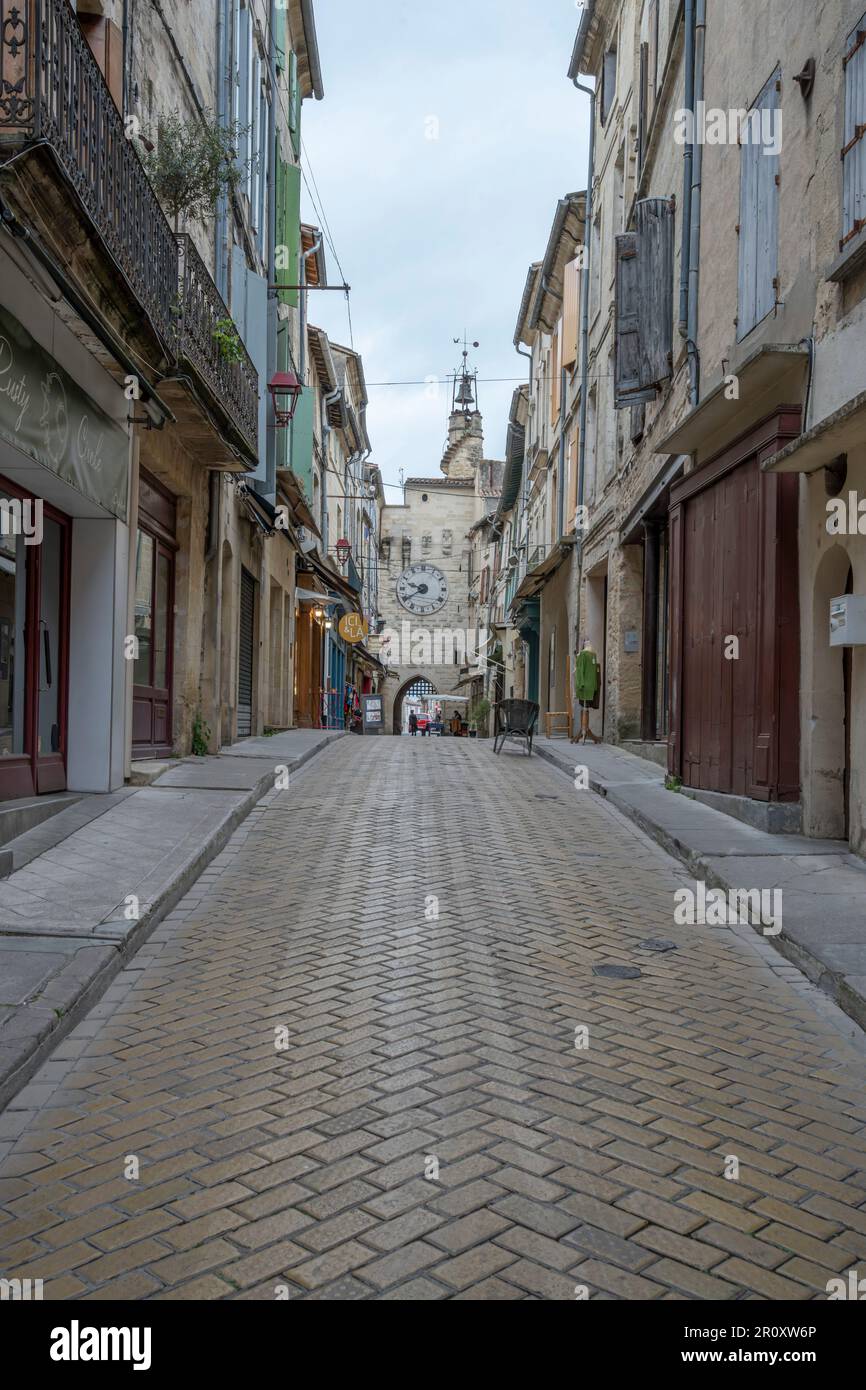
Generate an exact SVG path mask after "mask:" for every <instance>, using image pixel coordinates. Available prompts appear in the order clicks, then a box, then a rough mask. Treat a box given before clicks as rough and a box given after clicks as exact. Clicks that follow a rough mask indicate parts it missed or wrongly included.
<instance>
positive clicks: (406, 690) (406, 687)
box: [391, 675, 437, 734]
mask: <svg viewBox="0 0 866 1390" xmlns="http://www.w3.org/2000/svg"><path fill="white" fill-rule="evenodd" d="M410 692H411V693H413V694H418V695H435V694H437V691H436V687H435V685H433V683H432V681H429V680H428V679H427V677H426V676H421V675H414V676H410V677H409V679H408V680H407V681H404V682H403V684H402V685H401V686H400V689H399V690H398V691H397V694H396V695H395V696H394V722H393V726H392V730H391V732H392V733H395V734H401V733H402V732H403V701H404V699H405V698H406V696H407V695H408V694H410Z"/></svg>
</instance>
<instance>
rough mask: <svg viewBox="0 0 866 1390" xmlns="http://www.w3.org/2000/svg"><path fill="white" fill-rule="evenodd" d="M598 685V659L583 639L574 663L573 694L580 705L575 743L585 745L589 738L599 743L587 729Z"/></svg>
mask: <svg viewBox="0 0 866 1390" xmlns="http://www.w3.org/2000/svg"><path fill="white" fill-rule="evenodd" d="M600 684H601V669H600V667H599V664H598V657H597V656H596V654H595V650H594V648H593V647H592V645H591V643H590V641H589V639H588V638H586V637H585V638H584V639H583V643H582V645H581V649H580V654H579V656H578V658H577V660H576V662H575V663H574V693H575V695H576V697H577V700H578V703H579V704H580V732H579V733H578V735H577V737H576V738H575V740H574V741H575V743H586V740H587V739H588V738H591V739H592V741H593V743H600V742H601V740H600V739H599V738H598V737H597V736H596V735H595V734H594V733H593V732H592V729H591V728H590V727H589V711H590V709H593V708H595V707H596V700H597V697H598V691H599V686H600Z"/></svg>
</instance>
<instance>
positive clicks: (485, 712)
mask: <svg viewBox="0 0 866 1390" xmlns="http://www.w3.org/2000/svg"><path fill="white" fill-rule="evenodd" d="M473 729H474V730H475V731H476V734H477V737H478V738H489V737H490V701H489V700H487V699H485V698H484V696H483V695H482V696H480V697H479V698H478V699H477V700H476V701H475V702H474V703H473V705H472V706H471V708H470V710H469V731H470V735H471V733H472V730H473Z"/></svg>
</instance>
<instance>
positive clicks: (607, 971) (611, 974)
mask: <svg viewBox="0 0 866 1390" xmlns="http://www.w3.org/2000/svg"><path fill="white" fill-rule="evenodd" d="M592 973H593V975H603V976H604V978H605V979H606V980H637V979H638V978H639V977H640V976H641V975H642V974H643V971H642V970H638V968H637V966H636V965H594V966H593V967H592Z"/></svg>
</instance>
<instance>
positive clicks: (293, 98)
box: [289, 53, 301, 159]
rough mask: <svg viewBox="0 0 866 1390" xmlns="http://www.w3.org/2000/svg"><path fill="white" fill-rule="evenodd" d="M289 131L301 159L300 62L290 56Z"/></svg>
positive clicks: (292, 54)
mask: <svg viewBox="0 0 866 1390" xmlns="http://www.w3.org/2000/svg"><path fill="white" fill-rule="evenodd" d="M289 130H290V131H291V133H292V146H293V147H294V151H295V156H296V158H298V159H300V157H301V87H300V83H299V82H298V60H297V58H296V56H295V54H294V53H290V54H289Z"/></svg>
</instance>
